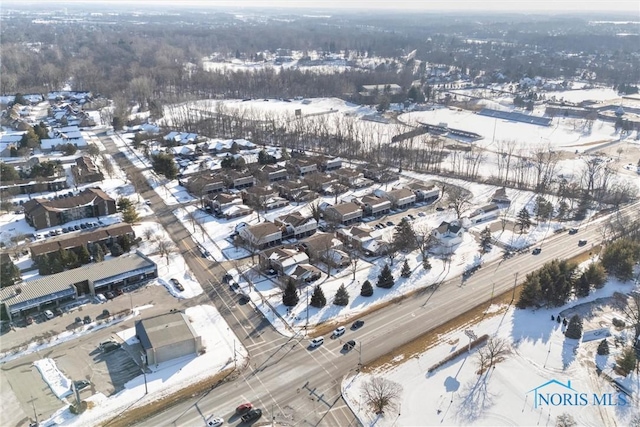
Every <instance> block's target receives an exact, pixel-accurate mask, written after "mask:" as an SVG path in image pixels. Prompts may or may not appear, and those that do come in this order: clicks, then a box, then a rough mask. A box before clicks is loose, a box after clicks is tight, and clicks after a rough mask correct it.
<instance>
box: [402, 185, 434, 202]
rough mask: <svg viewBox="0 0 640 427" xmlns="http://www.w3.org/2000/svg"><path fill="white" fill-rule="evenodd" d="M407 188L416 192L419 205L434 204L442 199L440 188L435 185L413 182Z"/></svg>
mask: <svg viewBox="0 0 640 427" xmlns="http://www.w3.org/2000/svg"><path fill="white" fill-rule="evenodd" d="M407 187H408V188H409V189H410V190H411V191H413V192H414V194H415V195H416V202H418V203H433V202H435V201H436V200H438V198H439V197H440V188H439V187H438V186H437V185H435V184H430V185H427V184H423V183H421V182H411V183H409V184H407Z"/></svg>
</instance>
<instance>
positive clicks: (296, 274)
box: [281, 263, 322, 286]
mask: <svg viewBox="0 0 640 427" xmlns="http://www.w3.org/2000/svg"><path fill="white" fill-rule="evenodd" d="M320 277H322V272H321V271H320V269H318V268H317V267H315V266H313V265H311V264H305V263H303V264H297V265H294V266H292V267H289V268H288V269H286V270H285V271H284V275H283V280H282V282H281V283H282V286H285V285H286V284H287V283H288V282H289V281H290V280H291V281H292V282H293V283H294V284H295V285H296V286H302V285H305V284H308V283H313V282H315V281H316V280H318V279H320Z"/></svg>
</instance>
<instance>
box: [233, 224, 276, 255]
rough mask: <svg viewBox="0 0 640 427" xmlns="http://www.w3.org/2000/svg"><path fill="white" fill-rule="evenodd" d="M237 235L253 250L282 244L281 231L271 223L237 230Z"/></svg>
mask: <svg viewBox="0 0 640 427" xmlns="http://www.w3.org/2000/svg"><path fill="white" fill-rule="evenodd" d="M238 235H239V236H240V238H241V239H242V240H243V241H244V242H245V243H246V244H247V245H248V246H250V247H252V248H254V249H265V248H268V247H271V246H276V245H280V244H281V243H282V230H281V228H280V227H278V226H277V225H275V224H274V223H272V222H263V223H260V224H256V225H250V226H247V227H242V228H241V229H240V230H238Z"/></svg>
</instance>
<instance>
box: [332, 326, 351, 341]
mask: <svg viewBox="0 0 640 427" xmlns="http://www.w3.org/2000/svg"><path fill="white" fill-rule="evenodd" d="M346 331H347V328H345V327H344V326H340V327H338V328H336V329H334V330H333V333H332V334H331V337H332V338H338V337H339V336H341V335H344V333H345V332H346Z"/></svg>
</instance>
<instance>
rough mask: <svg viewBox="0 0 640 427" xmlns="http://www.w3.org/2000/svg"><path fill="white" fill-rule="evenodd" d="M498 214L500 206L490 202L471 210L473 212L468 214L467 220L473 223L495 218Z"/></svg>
mask: <svg viewBox="0 0 640 427" xmlns="http://www.w3.org/2000/svg"><path fill="white" fill-rule="evenodd" d="M498 216H500V206H498V205H497V204H495V203H490V204H488V205H485V206H482V207H481V208H478V209H476V210H475V211H473V213H472V214H471V215H469V221H471V222H472V223H473V224H478V223H480V222H482V221H489V220H492V219H496V218H498Z"/></svg>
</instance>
